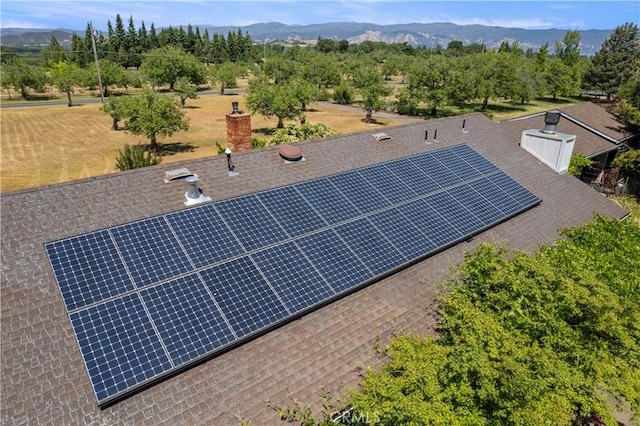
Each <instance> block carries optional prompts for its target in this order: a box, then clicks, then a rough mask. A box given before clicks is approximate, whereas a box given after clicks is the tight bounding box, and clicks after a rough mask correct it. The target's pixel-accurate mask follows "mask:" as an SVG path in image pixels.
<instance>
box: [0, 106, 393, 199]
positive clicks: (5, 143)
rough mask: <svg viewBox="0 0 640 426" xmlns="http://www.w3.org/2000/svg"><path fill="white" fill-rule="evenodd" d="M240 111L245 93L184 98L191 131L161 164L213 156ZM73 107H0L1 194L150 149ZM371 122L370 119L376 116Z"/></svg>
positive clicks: (350, 115) (109, 167)
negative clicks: (229, 118)
mask: <svg viewBox="0 0 640 426" xmlns="http://www.w3.org/2000/svg"><path fill="white" fill-rule="evenodd" d="M233 101H238V102H239V106H240V109H241V110H242V109H244V110H246V108H245V107H244V96H243V95H225V96H219V95H205V96H200V97H199V98H198V99H195V100H187V103H186V108H185V111H186V116H187V118H188V120H189V124H190V128H189V130H188V131H186V132H179V133H176V134H174V135H173V136H172V137H169V138H159V142H160V143H161V144H163V146H164V148H166V150H167V152H165V153H164V160H163V164H167V163H172V162H176V161H183V160H188V159H191V158H199V157H206V156H212V155H216V154H217V148H216V142H218V143H220V144H221V145H223V146H224V145H225V144H226V121H225V116H226V114H228V113H229V112H231V110H232V107H231V102H233ZM74 103H77V104H78V105H79V106H74V107H71V108H69V107H67V106H33V107H20V108H4V107H3V108H1V109H0V131H1V138H0V143H1V146H0V147H1V157H0V178H1V179H0V191H2V192H5V191H11V190H17V189H23V188H30V187H36V186H42V185H48V184H53V183H58V182H65V181H69V180H74V179H80V178H86V177H90V176H96V175H101V174H107V173H114V172H117V169H116V168H115V158H116V156H117V154H118V150H120V149H122V147H123V146H124V145H125V144H129V145H136V144H146V143H148V141H147V140H145V138H144V137H142V136H134V135H131V134H129V133H127V132H126V131H112V130H111V117H110V116H109V115H107V114H105V113H104V112H102V111H101V110H100V106H101V105H100V104H95V103H86V104H84V105H82V100H76V99H74ZM308 108H309V111H308V112H307V113H306V117H307V121H309V122H314V123H324V124H326V125H327V126H329V127H331V128H332V129H334V130H336V131H338V132H340V133H348V132H354V131H359V130H366V129H375V128H379V127H381V126H389V125H394V124H397V123H396V122H394V121H392V120H388V119H387V120H385V119H379V122H378V123H377V124H367V123H364V122H363V120H362V119H363V118H364V112H361V111H359V110H357V109H354V110H353V111H344V110H341V109H338V108H332V107H330V106H321V105H318V104H311V105H309V107H308ZM374 118H375V114H374ZM251 122H252V128H253V136H255V137H258V138H263V139H268V138H270V135H271V133H272V132H273V130H274V129H275V126H276V123H277V119H276V118H271V119H265V118H264V117H262V116H257V115H255V116H252V117H251Z"/></svg>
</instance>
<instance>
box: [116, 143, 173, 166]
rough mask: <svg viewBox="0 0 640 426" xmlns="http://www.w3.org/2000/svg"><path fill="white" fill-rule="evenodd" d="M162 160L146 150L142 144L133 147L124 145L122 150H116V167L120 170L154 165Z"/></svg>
mask: <svg viewBox="0 0 640 426" xmlns="http://www.w3.org/2000/svg"><path fill="white" fill-rule="evenodd" d="M161 162H162V157H160V156H159V155H157V154H155V153H151V152H149V151H147V149H146V148H145V147H144V146H141V145H137V146H134V147H133V148H132V147H130V146H129V145H125V146H124V150H122V151H118V156H117V157H116V167H117V168H118V170H120V171H124V170H131V169H138V168H141V167H147V166H155V165H156V164H160V163H161Z"/></svg>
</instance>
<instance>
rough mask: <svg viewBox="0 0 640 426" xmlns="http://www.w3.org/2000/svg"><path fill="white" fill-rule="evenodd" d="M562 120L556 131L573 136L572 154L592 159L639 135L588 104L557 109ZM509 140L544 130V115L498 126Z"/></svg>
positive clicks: (601, 109) (600, 108) (594, 105)
mask: <svg viewBox="0 0 640 426" xmlns="http://www.w3.org/2000/svg"><path fill="white" fill-rule="evenodd" d="M560 112H561V113H562V118H561V119H560V122H559V123H558V126H557V131H558V132H560V133H566V134H570V135H576V142H575V146H574V153H578V152H579V153H580V154H583V155H585V156H587V157H593V156H596V155H599V154H602V153H604V152H607V151H612V150H615V149H617V148H618V146H617V143H619V142H620V141H623V140H625V139H627V138H629V137H632V136H634V135H637V134H638V130H637V129H634V128H632V127H629V126H624V125H623V124H621V123H620V122H619V121H617V120H616V118H615V116H614V115H613V114H611V113H609V112H608V111H607V110H605V109H604V108H602V107H601V106H598V105H596V104H594V103H591V102H582V103H579V104H575V105H570V106H567V107H564V108H560ZM501 124H502V125H503V126H504V127H505V130H506V132H507V133H508V135H509V138H511V140H513V141H517V142H519V141H520V138H521V136H522V132H523V131H524V130H528V129H543V128H544V113H537V114H533V115H528V116H524V117H519V118H515V119H510V120H506V121H503V122H502V123H501Z"/></svg>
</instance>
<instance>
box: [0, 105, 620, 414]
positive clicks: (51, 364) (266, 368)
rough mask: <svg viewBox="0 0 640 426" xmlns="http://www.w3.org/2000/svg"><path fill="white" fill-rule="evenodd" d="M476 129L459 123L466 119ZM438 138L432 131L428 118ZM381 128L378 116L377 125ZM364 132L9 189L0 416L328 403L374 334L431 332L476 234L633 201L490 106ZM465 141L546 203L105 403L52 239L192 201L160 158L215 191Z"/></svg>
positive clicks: (582, 218)
mask: <svg viewBox="0 0 640 426" xmlns="http://www.w3.org/2000/svg"><path fill="white" fill-rule="evenodd" d="M463 119H465V120H466V130H468V133H463V132H461V130H460V129H461V125H462V120H463ZM436 128H437V129H438V140H439V143H432V144H431V145H426V144H425V143H424V141H423V138H424V134H425V130H427V129H428V130H429V134H430V135H433V131H434V130H435V129H436ZM376 129H379V128H376ZM377 131H379V130H374V131H371V132H361V133H356V134H350V135H345V136H339V137H332V138H327V139H323V140H319V141H313V142H309V143H305V144H301V145H300V146H301V147H302V150H303V154H304V157H305V160H306V161H304V162H301V163H296V164H288V165H286V164H284V162H283V161H282V159H281V158H280V157H279V155H278V151H277V148H271V149H263V150H256V151H251V152H246V153H240V154H237V155H235V156H234V163H235V165H236V170H237V171H238V172H240V175H239V176H235V177H229V176H228V174H227V164H226V159H225V158H224V157H222V156H221V157H212V158H205V159H200V160H194V161H189V162H185V163H182V164H177V165H172V166H170V167H168V166H165V165H159V166H154V167H150V168H146V169H138V170H133V171H130V172H123V173H118V174H115V175H109V176H103V177H97V178H91V179H86V180H82V181H75V182H70V183H66V184H59V185H53V186H49V187H42V188H37V189H33V190H26V191H20V192H14V193H8V194H3V195H2V196H1V197H0V202H1V203H2V223H1V227H2V228H1V230H2V252H1V261H2V262H1V265H2V280H1V286H0V289H1V290H0V303H1V305H0V306H1V318H2V322H1V338H2V357H1V361H0V362H1V365H2V371H1V377H0V379H1V386H2V393H1V400H0V406H1V417H2V421H3V424H6V425H13V424H56V425H61V424H64V425H68V424H128V423H130V424H136V425H137V424H153V425H161V424H167V425H175V424H190V425H193V424H204V425H211V424H216V425H219V424H237V416H241V417H242V418H245V419H248V420H252V421H253V424H267V423H277V422H278V414H277V413H276V412H275V411H273V410H272V409H271V408H268V407H267V405H266V403H265V400H267V399H268V400H271V401H272V402H275V403H278V404H283V405H286V404H288V403H289V402H290V399H289V396H288V395H289V392H291V394H292V395H294V396H295V397H296V398H297V399H299V400H300V401H303V402H309V403H311V404H312V407H313V408H314V410H315V411H316V412H318V411H319V410H320V408H321V407H320V406H319V404H320V402H321V398H320V396H319V394H320V391H321V390H322V388H323V387H324V388H325V389H327V390H329V391H339V390H340V389H342V388H343V386H344V385H352V386H353V385H356V384H357V383H358V380H359V372H360V369H361V368H364V367H366V366H368V365H375V364H376V363H377V362H378V361H377V360H378V358H377V357H376V354H375V351H374V343H375V339H376V336H377V335H379V336H381V337H382V338H383V340H385V339H386V338H388V337H389V336H391V335H392V334H394V333H399V332H402V331H409V332H412V333H421V334H425V333H433V330H434V326H435V323H436V311H437V306H436V299H437V295H438V291H439V288H440V287H439V283H440V282H441V280H442V279H443V278H447V277H448V276H449V274H450V268H451V266H452V265H454V264H457V263H459V262H460V261H461V260H462V256H463V254H464V252H465V251H467V250H470V249H473V248H474V247H476V246H477V245H478V243H479V242H480V241H506V242H507V243H508V245H509V246H511V247H515V248H519V249H528V250H532V249H535V248H537V247H538V246H539V245H541V244H549V243H551V242H552V241H553V240H554V239H555V238H557V237H558V232H557V230H558V228H560V227H570V226H578V225H580V224H582V223H585V222H587V221H590V220H591V219H592V218H593V215H594V213H596V212H598V213H602V214H605V215H608V216H611V217H622V216H624V215H625V214H626V212H625V211H624V210H623V209H622V208H620V207H619V206H617V205H616V204H614V203H613V202H611V201H609V200H608V199H606V198H605V197H603V196H602V195H600V194H598V193H596V192H595V191H593V190H592V189H591V188H589V187H588V186H586V185H584V184H583V183H581V182H580V181H578V180H577V179H575V178H574V177H572V176H570V175H566V174H565V175H558V174H556V173H555V172H553V171H552V170H551V169H549V168H548V167H546V166H544V165H542V164H541V163H540V162H538V161H537V160H536V159H535V158H534V157H533V156H531V155H529V154H528V153H526V152H525V151H523V150H522V149H520V148H519V147H518V145H517V144H514V143H513V140H512V139H510V137H509V133H508V132H507V131H506V130H505V126H502V125H499V124H495V123H492V122H491V121H490V120H488V119H487V118H485V117H484V116H482V115H480V114H471V115H467V116H465V117H455V118H448V119H442V120H433V121H428V122H424V123H417V124H409V125H404V126H399V127H394V128H385V129H384V132H385V133H387V134H388V135H389V136H391V137H392V139H391V140H387V141H376V140H375V139H374V138H373V137H372V136H371V134H372V133H375V132H377ZM462 142H465V143H468V144H469V145H470V146H471V147H473V148H474V149H476V150H477V151H478V152H479V153H481V154H482V155H484V156H485V157H486V158H488V159H489V160H491V161H492V162H494V163H495V164H496V165H497V166H498V167H500V168H502V169H503V170H504V171H505V172H506V173H507V174H509V175H510V176H512V177H513V178H514V179H516V180H517V181H519V182H520V183H522V184H523V185H524V186H526V187H527V188H528V189H530V190H531V191H533V192H534V193H535V194H536V195H537V196H539V197H540V198H542V199H543V202H542V204H540V205H539V206H537V207H535V208H533V209H531V210H529V211H527V212H525V213H523V214H521V215H519V216H517V217H515V218H513V219H510V220H509V221H507V222H505V223H502V224H500V225H498V226H496V227H494V228H492V229H490V230H488V231H486V232H484V233H482V234H480V235H478V236H477V237H476V238H475V239H474V240H473V241H471V242H467V243H461V244H459V245H457V246H454V247H452V248H450V249H448V250H445V251H443V252H441V253H439V254H437V255H435V256H433V257H431V258H429V259H427V260H425V261H423V262H420V263H418V264H415V265H414V266H411V267H409V268H407V269H405V270H403V271H401V272H399V273H396V274H394V275H392V276H390V277H388V278H385V279H384V280H382V281H379V282H378V283H375V284H373V285H371V286H369V287H367V288H365V289H362V290H360V291H358V292H356V293H354V294H352V295H349V296H347V297H345V298H344V299H341V300H339V301H337V302H334V303H332V304H330V305H328V306H325V307H323V308H321V309H319V310H317V311H314V312H312V313H310V314H308V315H306V316H304V317H303V318H301V319H299V320H296V321H294V322H292V323H289V324H287V325H285V326H283V327H281V328H279V329H277V330H274V331H272V332H270V333H268V334H266V335H264V336H261V337H259V338H257V339H255V340H253V341H251V342H248V343H246V344H244V345H243V346H241V347H239V348H236V349H234V350H231V351H230V352H227V353H225V354H223V355H220V356H219V357H217V358H215V359H212V360H210V361H208V362H206V363H204V364H201V365H199V366H196V367H194V368H192V369H190V370H188V371H186V372H184V373H182V374H180V375H178V376H175V377H173V378H170V379H168V380H166V381H164V382H162V383H160V384H157V385H155V386H153V387H151V388H149V389H146V390H144V391H142V392H140V393H138V394H136V395H134V396H132V397H130V398H128V399H126V400H124V401H122V402H120V403H118V404H116V405H114V406H112V407H109V408H107V409H105V410H100V409H99V408H98V406H97V403H96V400H95V398H94V396H93V392H92V388H91V384H90V382H89V379H88V376H87V373H86V371H85V369H84V366H83V362H82V358H81V354H80V351H79V349H78V346H77V344H76V342H75V338H74V334H73V331H72V328H71V324H70V322H69V320H68V318H67V316H66V313H65V308H64V305H63V301H62V298H61V296H60V293H59V291H58V288H57V284H56V281H55V278H54V275H53V272H52V270H51V267H50V265H49V262H48V259H47V255H46V253H45V250H44V246H43V244H44V243H45V242H49V241H53V240H57V239H60V238H64V237H68V236H73V235H77V234H81V233H85V232H90V231H94V230H97V229H102V228H106V227H110V226H114V225H118V224H122V223H126V222H130V221H135V220H139V219H143V218H147V217H150V216H154V215H159V214H164V213H168V212H171V211H176V210H180V209H183V208H185V207H184V205H183V201H184V193H185V191H186V185H185V183H184V182H173V183H170V184H166V183H164V172H165V171H166V170H168V169H172V168H177V167H187V168H188V169H189V170H191V171H192V172H194V173H197V174H198V175H199V177H200V181H199V186H200V187H201V188H202V189H203V191H204V194H205V195H207V196H210V197H212V198H213V199H214V200H219V199H223V198H228V197H232V196H236V195H241V194H246V193H250V192H255V191H259V190H264V189H269V188H273V187H276V186H280V185H285V184H291V183H295V182H299V181H303V180H307V179H311V178H316V177H320V176H325V175H328V174H332V173H336V172H340V171H345V170H350V169H353V168H357V167H362V166H366V165H370V164H374V163H379V162H382V161H387V160H391V159H395V158H400V157H404V156H408V155H412V154H417V153H420V152H424V151H428V150H432V149H437V148H440V147H445V146H450V145H453V144H457V143H462Z"/></svg>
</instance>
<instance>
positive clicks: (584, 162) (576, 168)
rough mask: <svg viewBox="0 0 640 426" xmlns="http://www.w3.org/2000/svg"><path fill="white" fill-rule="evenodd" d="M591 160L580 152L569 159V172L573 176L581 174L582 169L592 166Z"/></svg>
mask: <svg viewBox="0 0 640 426" xmlns="http://www.w3.org/2000/svg"><path fill="white" fill-rule="evenodd" d="M591 163H592V162H591V160H589V158H587V157H586V156H585V155H583V154H580V153H579V152H578V153H577V154H575V155H574V156H573V157H571V160H570V161H569V173H570V174H572V175H573V176H580V173H582V169H584V168H585V167H590V166H591Z"/></svg>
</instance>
